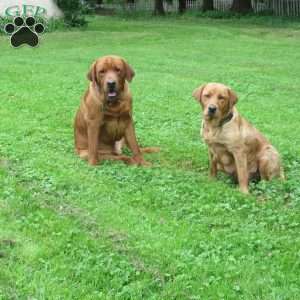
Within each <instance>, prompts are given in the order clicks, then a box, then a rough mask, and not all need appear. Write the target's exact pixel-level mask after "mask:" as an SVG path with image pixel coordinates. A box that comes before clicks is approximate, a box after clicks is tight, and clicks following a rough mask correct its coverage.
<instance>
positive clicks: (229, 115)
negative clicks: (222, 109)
mask: <svg viewBox="0 0 300 300" xmlns="http://www.w3.org/2000/svg"><path fill="white" fill-rule="evenodd" d="M232 118H233V112H232V111H231V112H230V113H229V114H228V115H227V116H226V117H225V118H224V119H222V120H221V121H220V123H219V127H222V126H223V125H225V124H226V123H228V122H229V121H230V120H231V119H232Z"/></svg>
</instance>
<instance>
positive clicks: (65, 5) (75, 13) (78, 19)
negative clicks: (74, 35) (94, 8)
mask: <svg viewBox="0 0 300 300" xmlns="http://www.w3.org/2000/svg"><path fill="white" fill-rule="evenodd" d="M56 4H57V5H58V7H59V8H60V9H61V10H62V11H63V13H64V21H65V24H66V25H67V26H70V27H80V26H84V25H86V24H87V21H86V20H85V17H84V11H85V7H84V5H83V2H82V1H80V0H56Z"/></svg>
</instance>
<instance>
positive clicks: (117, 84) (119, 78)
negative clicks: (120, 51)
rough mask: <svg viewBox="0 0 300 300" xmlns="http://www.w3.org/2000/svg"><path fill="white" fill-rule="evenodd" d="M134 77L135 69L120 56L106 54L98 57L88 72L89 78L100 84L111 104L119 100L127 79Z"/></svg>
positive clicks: (100, 88) (102, 91)
mask: <svg viewBox="0 0 300 300" xmlns="http://www.w3.org/2000/svg"><path fill="white" fill-rule="evenodd" d="M133 77H134V71H133V69H132V68H131V67H130V65H129V64H128V63H127V62H126V61H125V60H124V59H123V58H121V57H118V56H104V57H101V58H99V59H97V60H96V61H95V62H94V63H93V64H92V66H91V68H90V71H89V72H88V74H87V78H88V79H89V80H90V81H92V82H93V83H95V84H96V85H97V86H98V88H99V91H100V93H103V94H104V98H105V100H106V101H107V102H108V103H109V104H114V103H116V102H118V100H119V95H120V93H121V92H122V91H123V89H124V86H125V81H126V80H127V81H129V82H130V81H131V80H132V78H133Z"/></svg>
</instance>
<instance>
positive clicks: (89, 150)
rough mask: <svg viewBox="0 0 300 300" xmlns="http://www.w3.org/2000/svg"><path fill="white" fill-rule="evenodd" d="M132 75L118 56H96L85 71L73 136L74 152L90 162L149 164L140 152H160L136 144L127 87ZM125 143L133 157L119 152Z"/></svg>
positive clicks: (130, 70) (127, 66) (130, 98)
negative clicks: (106, 160) (111, 160)
mask: <svg viewBox="0 0 300 300" xmlns="http://www.w3.org/2000/svg"><path fill="white" fill-rule="evenodd" d="M133 77H134V71H133V69H132V67H131V66H130V65H129V64H128V63H127V62H126V61H125V60H124V59H123V58H121V57H118V56H104V57H102V58H99V59H97V60H96V61H95V62H94V63H93V64H92V66H91V68H90V70H89V72H88V75H87V78H88V80H89V81H90V83H89V86H88V89H87V91H86V92H85V94H84V96H83V99H82V101H81V104H80V107H79V109H78V111H77V113H76V116H75V122H74V136H75V152H76V153H77V154H78V155H79V156H80V157H81V158H83V159H87V160H88V162H89V164H90V165H96V164H97V163H98V162H99V160H103V159H114V160H121V161H124V162H126V163H128V164H137V165H148V164H149V163H147V162H146V161H145V160H144V158H143V155H142V153H143V152H157V151H159V149H158V148H143V149H141V148H140V147H139V145H138V143H137V139H136V135H135V129H134V124H133V119H132V96H131V93H130V90H129V87H128V82H131V80H132V79H133ZM124 144H126V145H127V146H128V147H129V149H130V150H131V151H132V153H133V156H132V157H129V156H126V155H122V147H123V145H124Z"/></svg>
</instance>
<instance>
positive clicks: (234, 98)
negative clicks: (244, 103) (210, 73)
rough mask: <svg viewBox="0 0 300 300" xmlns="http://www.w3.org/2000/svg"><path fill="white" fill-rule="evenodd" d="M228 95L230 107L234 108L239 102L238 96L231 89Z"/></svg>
mask: <svg viewBox="0 0 300 300" xmlns="http://www.w3.org/2000/svg"><path fill="white" fill-rule="evenodd" d="M228 93H229V102H230V106H231V107H233V106H234V105H235V104H236V103H237V101H238V96H237V94H236V93H235V92H234V91H233V90H232V89H230V88H228Z"/></svg>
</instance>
